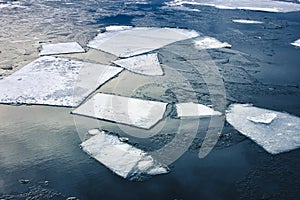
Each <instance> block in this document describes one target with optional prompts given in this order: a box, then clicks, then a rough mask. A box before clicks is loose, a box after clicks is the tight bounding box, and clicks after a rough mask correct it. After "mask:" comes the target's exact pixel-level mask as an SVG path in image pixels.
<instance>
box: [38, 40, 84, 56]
mask: <svg viewBox="0 0 300 200" xmlns="http://www.w3.org/2000/svg"><path fill="white" fill-rule="evenodd" d="M84 52H85V51H84V49H83V48H82V47H81V46H80V45H79V44H78V43H77V42H67V43H57V44H43V45H42V50H41V52H40V56H46V55H56V54H68V53H84Z"/></svg>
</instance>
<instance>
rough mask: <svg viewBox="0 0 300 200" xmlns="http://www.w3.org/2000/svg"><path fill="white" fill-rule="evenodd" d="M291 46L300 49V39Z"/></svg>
mask: <svg viewBox="0 0 300 200" xmlns="http://www.w3.org/2000/svg"><path fill="white" fill-rule="evenodd" d="M291 45H294V46H296V47H300V39H298V40H296V41H295V42H292V43H291Z"/></svg>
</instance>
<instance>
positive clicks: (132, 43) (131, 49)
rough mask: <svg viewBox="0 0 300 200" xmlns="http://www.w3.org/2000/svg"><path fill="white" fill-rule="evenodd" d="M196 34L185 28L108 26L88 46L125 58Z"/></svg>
mask: <svg viewBox="0 0 300 200" xmlns="http://www.w3.org/2000/svg"><path fill="white" fill-rule="evenodd" d="M197 36H199V34H198V33H197V32H196V31H192V30H185V29H176V28H147V27H137V28H135V27H128V26H121V27H118V26H109V27H107V28H106V31H105V32H104V33H99V34H98V35H97V36H96V37H95V38H94V39H93V40H92V41H90V42H89V44H88V46H89V47H91V48H94V49H98V50H101V51H105V52H107V53H111V54H114V55H116V56H118V57H122V58H127V57H131V56H136V55H139V54H143V53H147V52H150V51H153V50H155V49H158V48H161V47H163V46H165V45H168V44H171V43H173V42H176V41H180V40H186V39H190V38H194V37H197Z"/></svg>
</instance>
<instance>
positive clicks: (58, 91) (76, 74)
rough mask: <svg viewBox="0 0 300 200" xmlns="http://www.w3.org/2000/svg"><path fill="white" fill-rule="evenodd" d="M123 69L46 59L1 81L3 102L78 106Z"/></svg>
mask: <svg viewBox="0 0 300 200" xmlns="http://www.w3.org/2000/svg"><path fill="white" fill-rule="evenodd" d="M121 71H122V68H119V67H113V66H106V65H99V64H92V63H85V62H79V61H72V60H69V59H62V58H55V57H51V56H44V57H41V58H39V59H37V60H36V61H34V62H32V63H30V64H28V65H26V66H24V67H23V68H22V69H20V70H19V71H17V72H15V73H14V74H12V75H10V76H8V77H5V78H4V79H2V80H0V103H20V104H45V105H55V106H67V107H74V106H78V105H79V104H80V103H81V102H82V101H83V100H84V99H85V98H86V97H88V95H89V94H90V93H92V92H93V91H94V90H96V89H97V88H98V87H99V86H101V85H102V84H104V83H105V82H106V81H108V80H109V79H111V78H112V77H114V76H115V75H117V74H118V73H120V72H121Z"/></svg>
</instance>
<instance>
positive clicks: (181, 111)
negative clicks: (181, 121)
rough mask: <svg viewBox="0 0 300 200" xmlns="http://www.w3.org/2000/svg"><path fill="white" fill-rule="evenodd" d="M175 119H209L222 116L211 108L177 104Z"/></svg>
mask: <svg viewBox="0 0 300 200" xmlns="http://www.w3.org/2000/svg"><path fill="white" fill-rule="evenodd" d="M176 111H177V117H180V118H190V117H198V118H203V117H210V116H216V115H222V113H220V112H218V111H215V110H213V109H212V108H210V107H208V106H205V105H202V104H196V103H178V104H176Z"/></svg>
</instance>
